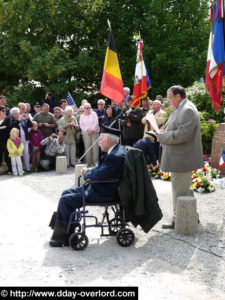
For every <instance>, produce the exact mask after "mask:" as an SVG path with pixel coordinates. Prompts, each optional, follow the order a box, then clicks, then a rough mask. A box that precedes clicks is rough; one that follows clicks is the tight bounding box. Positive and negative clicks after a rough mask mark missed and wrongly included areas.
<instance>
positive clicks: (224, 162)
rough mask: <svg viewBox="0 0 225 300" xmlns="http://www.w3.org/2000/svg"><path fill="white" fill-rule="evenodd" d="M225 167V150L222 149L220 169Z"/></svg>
mask: <svg viewBox="0 0 225 300" xmlns="http://www.w3.org/2000/svg"><path fill="white" fill-rule="evenodd" d="M223 167H225V150H224V149H223V150H222V153H221V157H220V162H219V169H222V168H223Z"/></svg>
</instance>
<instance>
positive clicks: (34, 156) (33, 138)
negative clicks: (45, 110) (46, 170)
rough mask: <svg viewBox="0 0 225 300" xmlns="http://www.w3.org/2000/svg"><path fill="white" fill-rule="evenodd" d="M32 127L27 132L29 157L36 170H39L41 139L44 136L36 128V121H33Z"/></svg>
mask: <svg viewBox="0 0 225 300" xmlns="http://www.w3.org/2000/svg"><path fill="white" fill-rule="evenodd" d="M32 123H33V127H32V130H31V132H30V134H29V139H30V142H29V148H30V157H31V163H32V165H33V167H34V169H35V171H36V172H37V171H38V170H39V163H40V159H41V148H42V145H41V141H42V140H43V139H44V136H43V134H42V132H41V131H40V130H38V124H37V122H35V121H33V122H32Z"/></svg>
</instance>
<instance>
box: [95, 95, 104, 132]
mask: <svg viewBox="0 0 225 300" xmlns="http://www.w3.org/2000/svg"><path fill="white" fill-rule="evenodd" d="M95 112H96V114H97V116H98V125H99V127H100V128H101V126H102V121H103V120H104V118H105V101H104V100H103V99H99V100H98V108H97V109H95Z"/></svg>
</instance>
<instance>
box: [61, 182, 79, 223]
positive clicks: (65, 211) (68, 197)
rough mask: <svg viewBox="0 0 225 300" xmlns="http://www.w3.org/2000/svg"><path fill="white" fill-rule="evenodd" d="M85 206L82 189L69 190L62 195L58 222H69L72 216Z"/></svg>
mask: <svg viewBox="0 0 225 300" xmlns="http://www.w3.org/2000/svg"><path fill="white" fill-rule="evenodd" d="M82 205H83V194H82V188H81V187H74V188H71V189H67V190H65V191H64V192H63V193H62V196H61V198H60V200H59V204H58V208H57V214H56V221H62V222H66V223H68V222H69V218H70V214H71V213H72V212H73V211H74V210H75V209H76V208H80V207H81V206H82Z"/></svg>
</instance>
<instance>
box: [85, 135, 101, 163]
mask: <svg viewBox="0 0 225 300" xmlns="http://www.w3.org/2000/svg"><path fill="white" fill-rule="evenodd" d="M98 137H99V133H98V132H96V133H92V134H83V141H84V147H85V152H86V151H87V149H88V148H89V147H91V145H92V144H93V143H94V142H95V141H96V140H97V139H98ZM98 153H99V146H98V143H97V142H96V143H95V145H94V146H93V148H92V149H91V150H89V151H88V153H87V154H86V155H85V157H86V163H87V164H88V165H89V166H90V165H95V164H96V163H97V162H98Z"/></svg>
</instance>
